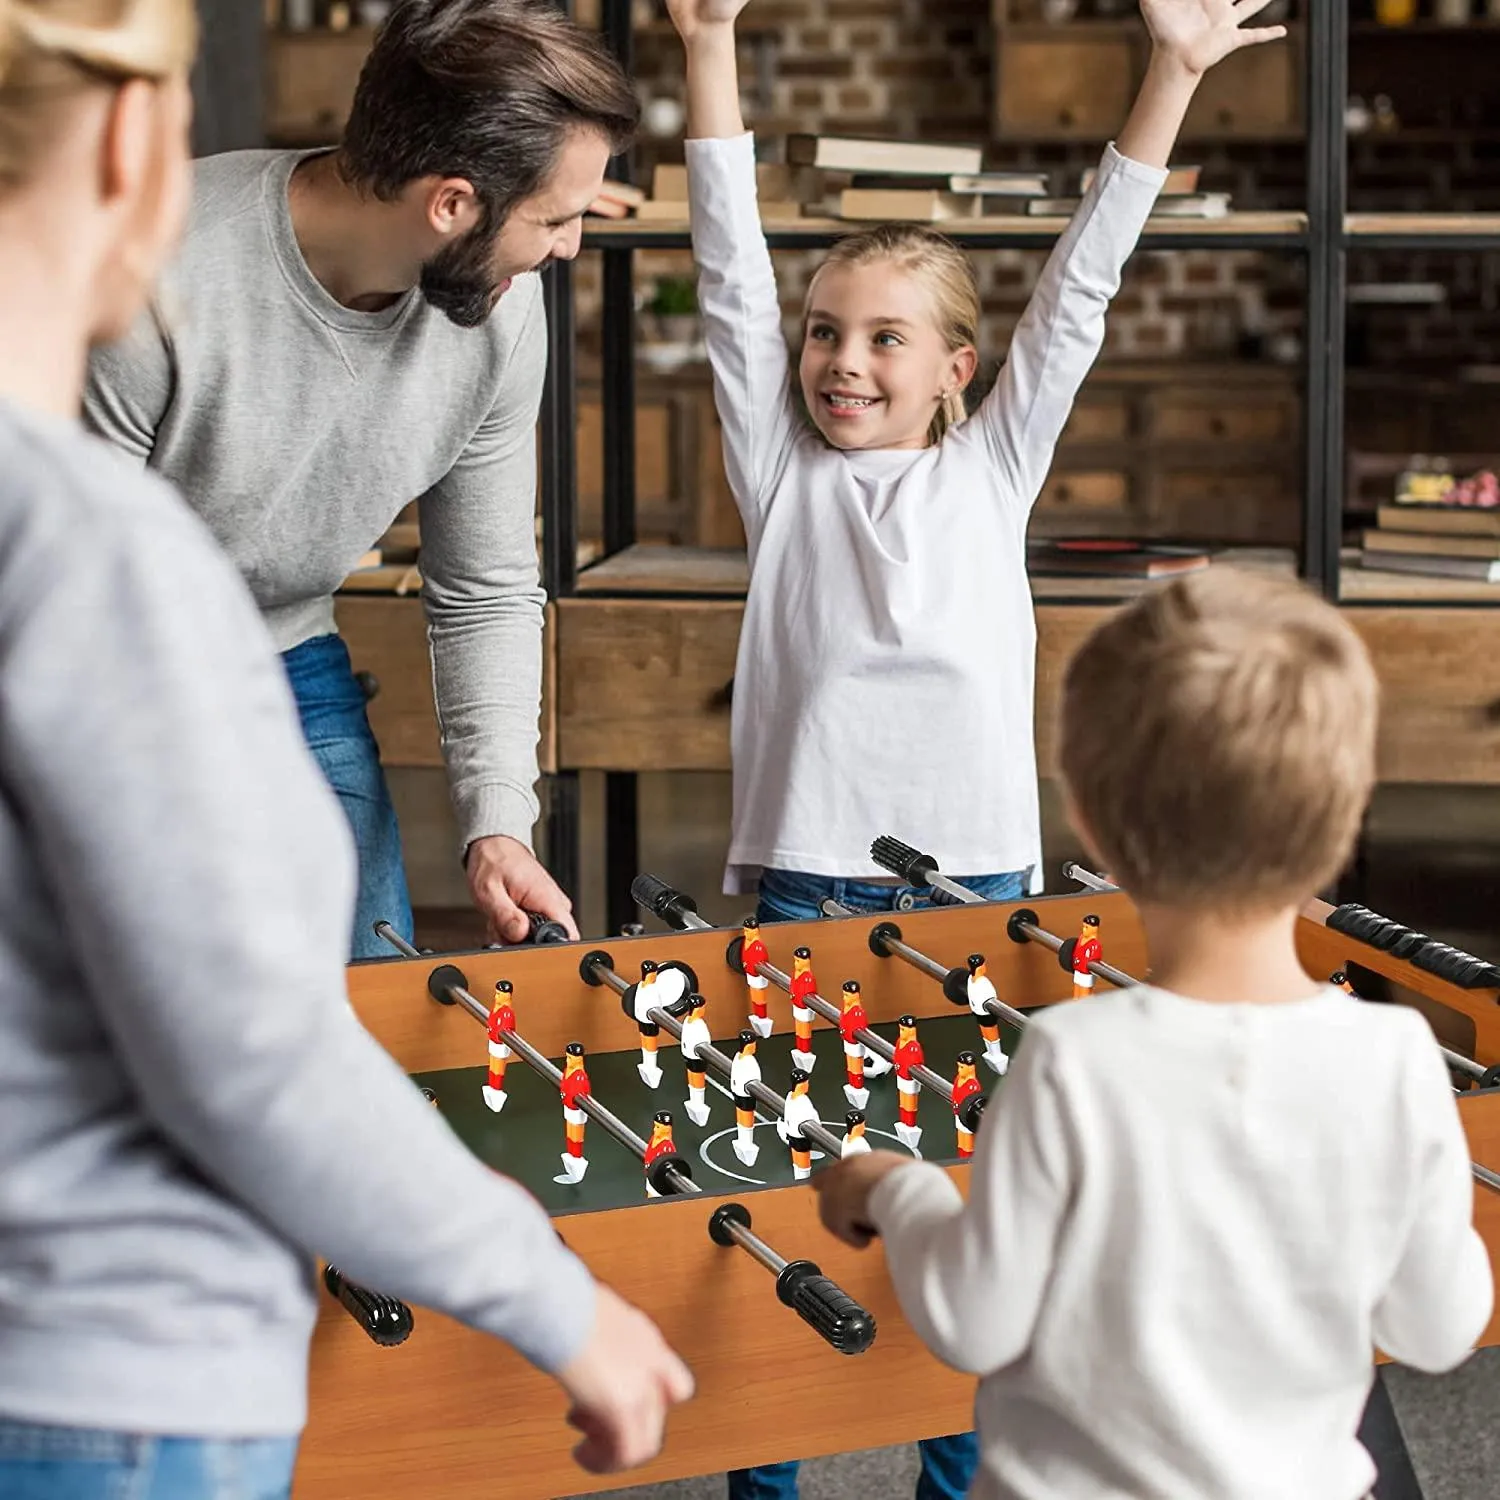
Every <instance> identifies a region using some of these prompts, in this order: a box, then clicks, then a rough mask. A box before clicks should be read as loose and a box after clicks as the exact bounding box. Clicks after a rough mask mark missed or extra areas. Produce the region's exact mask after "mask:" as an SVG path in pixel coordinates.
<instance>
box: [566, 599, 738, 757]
mask: <svg viewBox="0 0 1500 1500" xmlns="http://www.w3.org/2000/svg"><path fill="white" fill-rule="evenodd" d="M743 613H744V603H743V601H741V600H739V599H726V600H697V599H691V600H689V599H681V600H679V599H672V600H656V599H653V600H643V599H560V600H558V602H557V606H556V642H557V644H556V683H557V693H556V699H555V702H556V705H557V708H556V726H557V731H556V732H557V763H558V765H559V766H563V767H566V768H568V769H570V770H601V771H637V770H639V771H723V770H728V768H729V692H728V689H729V683H730V679H731V678H732V677H733V676H734V658H735V651H736V648H737V647H738V644H739V636H740V617H741V615H742V614H743Z"/></svg>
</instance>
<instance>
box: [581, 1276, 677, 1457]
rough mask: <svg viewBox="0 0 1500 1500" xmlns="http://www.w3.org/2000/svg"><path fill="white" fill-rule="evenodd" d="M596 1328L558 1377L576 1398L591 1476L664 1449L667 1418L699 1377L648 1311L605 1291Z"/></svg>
mask: <svg viewBox="0 0 1500 1500" xmlns="http://www.w3.org/2000/svg"><path fill="white" fill-rule="evenodd" d="M595 1307H596V1311H595V1314H594V1331H593V1334H592V1336H591V1337H590V1339H589V1341H588V1343H587V1344H585V1345H584V1347H583V1350H582V1352H581V1353H580V1354H579V1355H578V1356H577V1357H576V1358H575V1359H574V1360H573V1361H572V1362H571V1363H570V1364H568V1365H566V1366H565V1367H564V1368H563V1369H562V1370H560V1371H559V1372H558V1377H557V1378H558V1380H559V1382H560V1383H561V1385H562V1387H563V1389H564V1390H565V1391H567V1393H568V1395H569V1396H570V1397H571V1398H572V1403H573V1404H572V1407H571V1409H570V1410H569V1412H568V1423H569V1425H570V1426H573V1427H576V1428H577V1429H578V1430H579V1432H581V1433H582V1434H583V1438H582V1440H581V1441H580V1442H579V1443H578V1446H577V1447H575V1448H574V1449H573V1457H574V1458H575V1459H576V1460H577V1462H578V1464H579V1465H580V1466H581V1467H582V1468H585V1469H587V1470H588V1471H589V1473H591V1474H611V1473H614V1472H615V1471H617V1470H619V1469H634V1468H637V1467H638V1466H639V1465H641V1464H644V1463H649V1462H650V1461H651V1460H652V1459H653V1458H655V1457H656V1455H657V1454H658V1453H659V1452H661V1446H662V1441H663V1439H664V1437H665V1434H666V1425H667V1413H668V1412H669V1411H670V1410H671V1408H672V1407H674V1406H676V1405H678V1404H679V1403H680V1402H683V1401H686V1400H688V1398H689V1397H691V1396H692V1394H693V1376H692V1372H691V1371H690V1370H689V1369H688V1367H687V1366H686V1365H685V1364H684V1363H683V1362H682V1360H680V1359H679V1358H678V1357H677V1355H676V1354H675V1353H674V1352H673V1351H672V1349H671V1348H669V1347H668V1345H667V1341H666V1340H665V1339H664V1338H663V1337H662V1336H661V1331H660V1330H659V1329H658V1328H657V1326H656V1324H655V1323H653V1322H652V1321H651V1319H650V1318H648V1317H647V1316H646V1315H645V1314H644V1313H643V1312H641V1311H639V1310H638V1309H637V1308H634V1307H632V1306H631V1305H630V1304H629V1303H628V1302H626V1301H624V1300H623V1299H622V1298H620V1297H619V1296H617V1295H616V1294H615V1293H614V1292H612V1291H610V1289H609V1288H608V1287H606V1286H600V1287H599V1289H598V1301H597V1303H596V1304H595Z"/></svg>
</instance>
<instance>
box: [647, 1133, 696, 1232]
mask: <svg viewBox="0 0 1500 1500" xmlns="http://www.w3.org/2000/svg"><path fill="white" fill-rule="evenodd" d="M673 1172H675V1173H676V1174H677V1175H678V1176H679V1177H686V1178H687V1179H688V1181H689V1182H691V1181H692V1179H693V1169H692V1167H691V1166H690V1165H689V1163H688V1159H687V1158H686V1157H685V1156H678V1155H677V1154H676V1152H673V1151H669V1152H668V1153H667V1154H666V1155H665V1156H658V1157H657V1158H656V1160H655V1161H654V1162H652V1163H651V1165H650V1166H649V1167H647V1168H646V1181H647V1182H649V1183H650V1184H651V1186H652V1187H654V1188H655V1189H656V1191H657V1192H658V1193H660V1194H661V1195H662V1197H663V1198H668V1197H671V1196H672V1195H673V1194H674V1193H676V1192H677V1191H678V1190H677V1189H676V1188H674V1187H673V1186H672V1183H671V1177H670V1174H671V1173H673ZM710 1232H711V1231H710Z"/></svg>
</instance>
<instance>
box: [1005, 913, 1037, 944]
mask: <svg viewBox="0 0 1500 1500" xmlns="http://www.w3.org/2000/svg"><path fill="white" fill-rule="evenodd" d="M1041 925H1042V919H1041V918H1040V917H1039V916H1037V914H1036V913H1035V912H1034V911H1032V909H1031V908H1030V907H1029V906H1018V907H1017V908H1016V909H1015V910H1014V911H1013V912H1012V913H1011V914H1010V916H1009V917H1008V918H1007V919H1006V922H1005V935H1006V937H1008V938H1009V939H1010V940H1011V942H1013V943H1029V942H1030V941H1031V939H1030V938H1029V937H1028V936H1027V935H1026V933H1024V932H1023V931H1022V930H1021V929H1022V928H1023V927H1040V926H1041Z"/></svg>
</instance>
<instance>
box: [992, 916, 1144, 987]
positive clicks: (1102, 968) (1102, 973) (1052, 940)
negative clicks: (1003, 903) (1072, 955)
mask: <svg viewBox="0 0 1500 1500" xmlns="http://www.w3.org/2000/svg"><path fill="white" fill-rule="evenodd" d="M1015 928H1016V931H1017V932H1020V933H1023V934H1024V935H1025V936H1026V937H1027V938H1029V939H1030V940H1031V941H1032V942H1033V943H1040V944H1041V945H1042V946H1043V947H1044V948H1050V949H1051V950H1052V951H1053V952H1054V953H1057V952H1060V951H1061V949H1062V945H1063V939H1062V938H1060V937H1058V935H1057V934H1056V933H1055V932H1048V931H1047V929H1046V928H1045V927H1038V926H1037V925H1036V924H1035V923H1034V922H1017V923H1016V924H1015ZM1089 972H1090V973H1091V974H1097V975H1098V976H1099V978H1100V979H1107V980H1108V981H1109V982H1110V983H1111V984H1112V985H1115V986H1116V987H1117V988H1119V989H1122V990H1128V989H1130V988H1131V987H1132V986H1133V985H1137V984H1139V983H1140V980H1138V979H1133V978H1132V977H1131V976H1130V975H1129V974H1127V973H1126V972H1125V971H1124V970H1123V969H1117V968H1115V966H1114V965H1113V964H1107V963H1105V962H1104V961H1103V960H1102V959H1101V960H1096V961H1094V962H1093V963H1091V964H1090V965H1089Z"/></svg>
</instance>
